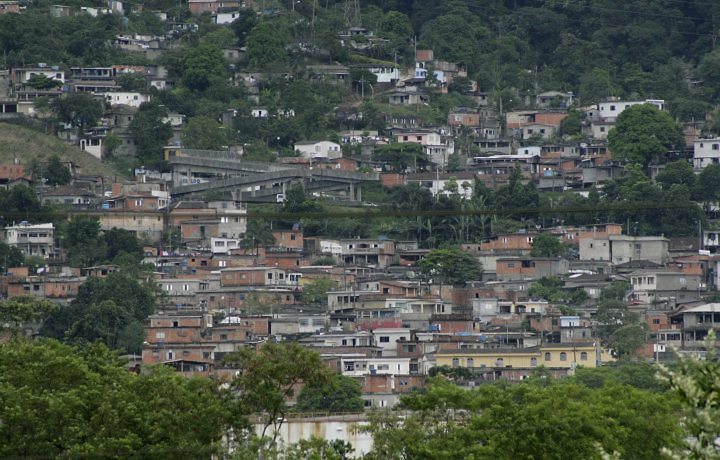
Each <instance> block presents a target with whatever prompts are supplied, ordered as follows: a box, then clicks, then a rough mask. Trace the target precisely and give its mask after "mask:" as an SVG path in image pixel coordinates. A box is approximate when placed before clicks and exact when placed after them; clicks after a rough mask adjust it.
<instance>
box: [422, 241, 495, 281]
mask: <svg viewBox="0 0 720 460" xmlns="http://www.w3.org/2000/svg"><path fill="white" fill-rule="evenodd" d="M418 267H419V268H420V271H421V273H422V276H423V277H424V278H425V279H427V280H431V281H432V282H434V283H438V284H464V283H466V282H468V281H473V280H479V279H480V277H481V275H482V264H481V263H480V262H479V261H478V260H477V258H476V257H474V256H472V255H471V254H468V253H467V252H463V251H461V250H460V249H433V250H431V251H430V252H428V253H427V254H426V255H425V257H423V258H422V259H420V261H419V262H418Z"/></svg>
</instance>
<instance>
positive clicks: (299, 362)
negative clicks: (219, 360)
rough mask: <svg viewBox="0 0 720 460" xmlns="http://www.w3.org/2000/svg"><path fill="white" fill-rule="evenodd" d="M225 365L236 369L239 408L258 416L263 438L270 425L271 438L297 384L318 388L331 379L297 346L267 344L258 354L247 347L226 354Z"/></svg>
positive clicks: (314, 358)
mask: <svg viewBox="0 0 720 460" xmlns="http://www.w3.org/2000/svg"><path fill="white" fill-rule="evenodd" d="M225 363H226V364H227V365H229V366H230V367H232V368H235V369H237V370H238V374H237V377H235V379H234V380H233V382H232V385H231V387H232V389H233V390H235V391H237V392H239V395H240V396H239V402H240V405H241V407H243V409H244V410H246V411H248V413H254V414H259V416H260V419H261V423H263V425H264V428H263V431H262V437H265V436H266V434H268V433H267V430H268V429H269V428H270V427H271V426H272V427H273V430H272V434H270V437H271V438H272V439H273V440H274V439H276V436H277V430H278V429H279V428H280V426H281V425H282V423H283V419H284V416H285V414H286V413H287V412H288V405H287V399H288V398H290V397H292V396H293V395H294V391H295V386H296V385H298V384H299V383H300V382H302V383H304V384H305V385H309V386H321V385H323V384H326V383H328V382H329V380H330V375H331V374H330V369H329V368H328V367H327V366H326V365H325V364H324V363H323V361H322V360H321V359H320V355H319V354H318V353H316V352H314V351H311V350H308V349H306V348H303V347H302V346H301V345H299V344H297V343H270V342H267V343H265V344H264V345H262V346H261V347H260V348H259V349H258V350H257V351H254V350H251V349H249V348H245V349H242V350H240V351H238V352H236V353H233V354H230V355H227V356H226V357H225Z"/></svg>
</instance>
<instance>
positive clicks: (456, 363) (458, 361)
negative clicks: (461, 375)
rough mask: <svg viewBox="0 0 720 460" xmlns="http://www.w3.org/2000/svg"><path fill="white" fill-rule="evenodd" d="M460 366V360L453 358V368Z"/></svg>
mask: <svg viewBox="0 0 720 460" xmlns="http://www.w3.org/2000/svg"><path fill="white" fill-rule="evenodd" d="M459 366H460V358H453V367H459Z"/></svg>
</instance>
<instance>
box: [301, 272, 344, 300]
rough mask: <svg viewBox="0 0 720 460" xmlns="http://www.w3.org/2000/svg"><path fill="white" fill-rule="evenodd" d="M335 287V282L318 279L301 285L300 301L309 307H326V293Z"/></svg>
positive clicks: (327, 279)
mask: <svg viewBox="0 0 720 460" xmlns="http://www.w3.org/2000/svg"><path fill="white" fill-rule="evenodd" d="M333 264H334V262H333ZM336 286H337V281H335V280H333V279H330V278H318V279H316V280H314V281H313V282H312V283H309V284H305V285H303V290H302V301H303V303H306V304H310V305H327V293H328V291H330V290H332V289H333V288H335V287H336Z"/></svg>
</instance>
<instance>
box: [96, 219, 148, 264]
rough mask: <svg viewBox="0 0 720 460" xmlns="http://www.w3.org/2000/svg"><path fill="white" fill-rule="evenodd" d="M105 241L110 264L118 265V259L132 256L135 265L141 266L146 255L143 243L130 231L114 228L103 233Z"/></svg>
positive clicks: (107, 258) (107, 259)
mask: <svg viewBox="0 0 720 460" xmlns="http://www.w3.org/2000/svg"><path fill="white" fill-rule="evenodd" d="M103 240H104V242H105V245H106V246H107V253H106V261H108V262H113V263H116V261H117V260H118V259H120V258H123V257H126V256H130V257H132V259H133V260H134V262H135V264H139V263H140V261H141V260H142V258H143V257H144V255H145V252H144V250H143V245H142V243H141V242H140V240H138V238H137V236H135V234H134V233H133V232H131V231H130V230H125V229H124V228H115V227H113V228H111V229H110V230H105V231H104V232H103Z"/></svg>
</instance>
